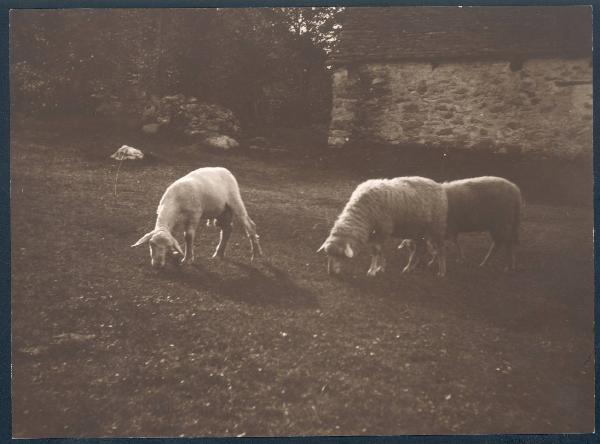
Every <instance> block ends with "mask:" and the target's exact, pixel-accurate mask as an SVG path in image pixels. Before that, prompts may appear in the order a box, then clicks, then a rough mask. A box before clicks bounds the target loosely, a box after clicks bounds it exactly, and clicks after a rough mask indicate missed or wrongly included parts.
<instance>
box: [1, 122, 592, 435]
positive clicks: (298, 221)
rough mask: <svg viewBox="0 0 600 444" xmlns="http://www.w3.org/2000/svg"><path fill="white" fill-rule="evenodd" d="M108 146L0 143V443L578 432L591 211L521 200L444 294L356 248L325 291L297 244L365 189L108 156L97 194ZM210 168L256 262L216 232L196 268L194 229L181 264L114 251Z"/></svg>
mask: <svg viewBox="0 0 600 444" xmlns="http://www.w3.org/2000/svg"><path fill="white" fill-rule="evenodd" d="M82 144H84V145H85V146H83V145H82ZM94 144H98V146H94ZM118 146H119V145H110V144H108V143H104V144H103V143H101V142H98V140H97V139H93V138H90V139H89V140H86V139H85V137H82V138H81V140H78V141H77V143H75V142H62V141H61V137H60V135H56V134H50V135H47V134H43V133H36V132H35V131H26V130H19V131H16V132H14V133H13V141H12V146H11V159H12V184H11V193H12V223H11V230H12V337H13V341H12V345H13V350H12V356H13V369H12V372H13V386H12V390H13V391H12V399H13V434H14V436H16V437H57V436H63V437H73V436H180V435H184V436H236V435H242V434H244V435H245V436H256V435H259V436H272V435H278V436H281V435H349V434H352V435H356V434H365V435H381V434H383V435H396V434H440V433H441V434H454V433H478V434H487V433H562V432H591V431H592V430H593V426H594V423H593V420H594V411H593V407H594V398H593V391H594V359H593V350H594V349H593V306H594V305H593V248H592V225H593V224H592V221H593V212H592V209H591V208H575V207H573V208H571V207H552V206H541V205H536V204H534V203H530V202H528V204H527V206H526V207H525V208H524V209H523V224H522V233H521V247H520V250H519V270H518V271H517V272H516V273H514V274H505V273H502V271H501V268H502V267H501V265H500V264H498V263H492V264H491V266H490V267H489V268H484V269H480V268H479V267H477V266H476V263H477V262H478V261H479V260H480V259H481V258H482V256H483V255H484V254H485V251H486V248H487V246H488V240H487V238H486V236H484V235H472V236H465V237H464V242H463V245H464V250H465V254H466V256H467V258H468V261H467V263H465V264H459V263H456V262H455V259H456V251H455V249H454V248H453V247H452V246H450V247H449V251H450V256H449V266H448V276H447V277H446V278H445V279H437V278H435V277H434V275H433V272H432V271H431V270H418V271H417V272H415V273H414V274H412V275H408V276H407V275H401V274H400V270H401V269H402V267H403V266H404V263H405V261H406V257H405V255H404V253H402V252H397V251H396V250H395V249H394V247H395V244H394V245H391V244H390V245H389V246H388V250H387V258H388V262H389V263H388V270H387V272H386V273H385V274H384V275H383V276H378V277H377V278H375V279H371V278H367V277H366V275H365V274H366V270H367V267H368V258H367V257H365V256H364V255H363V257H361V258H359V259H358V260H357V261H356V262H355V264H354V267H353V268H352V269H351V270H349V271H348V273H347V274H346V275H344V276H343V277H341V278H333V277H330V276H328V275H327V274H326V270H325V266H326V264H325V263H326V261H325V258H324V257H322V256H320V255H318V254H316V253H315V251H316V250H317V248H318V247H319V246H320V245H321V243H322V242H323V240H324V239H325V237H326V236H327V233H328V230H329V228H330V227H331V225H332V223H333V221H334V219H335V217H336V215H337V214H338V213H339V211H340V210H341V208H342V207H343V205H344V203H345V201H346V200H347V198H348V197H349V195H350V193H351V192H352V190H353V189H354V187H355V186H356V185H357V184H358V183H359V182H360V181H362V180H363V179H364V178H366V175H362V176H361V177H359V176H355V175H352V174H350V172H342V171H338V170H336V171H334V170H328V169H327V168H324V167H322V168H316V167H314V166H308V165H305V166H296V167H294V165H293V164H292V163H291V162H290V161H286V160H282V159H280V160H264V159H263V160H261V159H256V158H246V157H244V156H242V155H240V154H227V155H221V154H216V153H202V154H200V155H198V156H196V157H191V156H188V157H180V158H177V159H174V160H170V161H168V162H165V161H162V162H158V163H156V164H146V165H141V166H139V165H131V164H129V163H124V164H123V165H122V166H121V169H120V170H119V176H118V184H117V188H116V191H117V194H116V196H115V174H116V172H117V165H118V164H117V163H116V162H114V161H112V160H111V159H108V157H107V156H108V155H109V154H111V152H113V151H114V150H115V149H116V148H117V147H118ZM142 148H144V147H142ZM157 149H158V148H157ZM90 152H95V153H96V154H95V155H94V156H91V155H88V154H86V153H90ZM163 154H164V151H163ZM209 165H210V166H216V165H220V166H225V167H227V168H229V169H230V170H231V171H232V172H233V173H234V175H235V176H236V177H237V179H238V181H239V184H240V187H241V190H242V197H243V199H244V201H245V203H246V207H247V209H248V212H249V214H250V216H251V217H252V218H253V219H254V221H255V222H256V224H257V227H258V231H259V234H260V235H261V243H262V245H263V248H264V251H265V254H266V257H265V259H264V260H260V261H256V262H255V263H253V264H250V262H249V256H250V252H249V245H248V243H247V241H246V239H245V238H244V237H243V235H242V232H241V231H242V230H241V229H240V227H239V226H236V229H235V230H234V234H233V235H232V239H231V241H230V244H229V247H228V253H229V258H228V259H227V260H226V261H218V260H217V261H213V260H211V259H210V256H211V255H212V252H213V250H214V247H215V245H216V243H217V241H218V231H216V229H215V228H204V229H203V230H202V231H201V232H200V233H199V235H198V237H197V241H196V253H197V262H196V264H195V265H193V266H190V267H182V268H178V269H170V270H167V271H165V272H157V271H155V270H153V269H151V267H150V262H149V254H148V249H147V248H146V247H143V248H142V247H140V248H136V249H134V248H130V247H129V246H130V245H131V244H132V243H133V242H135V241H136V240H137V239H138V238H139V237H140V236H141V235H142V234H144V233H145V232H147V231H149V230H150V229H152V228H153V226H154V218H155V211H156V206H157V204H158V201H159V199H160V197H161V195H162V193H163V191H164V189H165V188H166V186H167V185H169V184H170V183H171V182H172V181H173V180H175V179H176V178H178V177H180V176H182V175H184V174H185V173H187V172H189V171H190V170H192V169H195V168H198V167H201V166H209Z"/></svg>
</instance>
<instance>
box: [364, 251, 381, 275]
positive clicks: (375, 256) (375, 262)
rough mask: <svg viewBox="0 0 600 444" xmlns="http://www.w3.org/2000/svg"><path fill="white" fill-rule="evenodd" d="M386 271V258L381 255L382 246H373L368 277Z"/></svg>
mask: <svg viewBox="0 0 600 444" xmlns="http://www.w3.org/2000/svg"><path fill="white" fill-rule="evenodd" d="M384 271H385V258H384V257H383V254H382V253H381V244H373V247H372V254H371V266H370V267H369V270H368V271H367V276H376V275H377V274H378V273H380V272H381V273H383V272H384Z"/></svg>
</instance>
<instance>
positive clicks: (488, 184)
mask: <svg viewBox="0 0 600 444" xmlns="http://www.w3.org/2000/svg"><path fill="white" fill-rule="evenodd" d="M442 187H443V188H444V191H445V192H446V196H447V197H448V219H447V230H446V238H447V239H449V240H453V241H454V243H455V244H456V245H457V248H458V252H459V258H460V259H461V260H462V259H464V255H463V252H462V248H461V247H460V244H459V243H458V235H459V234H462V233H470V232H483V231H487V232H489V233H490V235H491V237H492V244H491V245H490V247H489V250H488V252H487V254H486V255H485V257H484V259H483V261H482V262H481V263H480V266H484V265H485V264H486V263H488V261H489V260H490V258H491V257H492V255H493V254H494V253H495V252H496V251H497V249H498V247H502V246H504V247H506V252H507V262H508V264H507V265H506V267H505V270H507V271H508V270H514V269H515V268H516V256H515V246H516V245H518V243H519V225H520V218H521V202H522V199H521V191H520V190H519V187H518V186H517V185H515V184H514V183H512V182H510V181H508V180H506V179H503V178H501V177H494V176H482V177H475V178H471V179H462V180H455V181H451V182H444V183H442ZM410 242H414V248H413V250H409V251H410V255H411V256H415V255H416V256H417V257H418V256H419V252H421V253H422V252H424V249H423V248H422V240H417V241H416V242H415V241H410ZM428 247H429V246H428ZM399 248H400V247H399ZM428 249H429V252H430V254H432V256H433V258H432V260H431V261H430V263H432V262H433V261H434V260H435V254H436V252H435V249H431V248H428ZM412 262H418V259H414V258H413V261H412ZM410 263H411V257H409V265H410Z"/></svg>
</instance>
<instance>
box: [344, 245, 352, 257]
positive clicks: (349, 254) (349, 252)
mask: <svg viewBox="0 0 600 444" xmlns="http://www.w3.org/2000/svg"><path fill="white" fill-rule="evenodd" d="M344 254H345V255H346V257H349V258H353V257H354V251H353V250H352V247H351V246H350V244H346V248H345V249H344Z"/></svg>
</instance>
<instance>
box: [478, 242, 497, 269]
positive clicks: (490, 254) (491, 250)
mask: <svg viewBox="0 0 600 444" xmlns="http://www.w3.org/2000/svg"><path fill="white" fill-rule="evenodd" d="M495 251H496V241H492V245H490V249H489V250H488V252H487V254H486V255H485V257H484V258H483V261H481V263H480V264H479V266H480V267H483V266H484V265H485V264H487V263H488V261H489V260H490V258H491V257H492V254H494V252H495Z"/></svg>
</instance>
